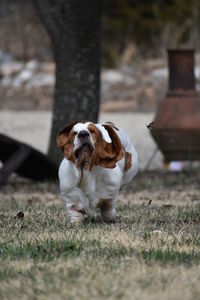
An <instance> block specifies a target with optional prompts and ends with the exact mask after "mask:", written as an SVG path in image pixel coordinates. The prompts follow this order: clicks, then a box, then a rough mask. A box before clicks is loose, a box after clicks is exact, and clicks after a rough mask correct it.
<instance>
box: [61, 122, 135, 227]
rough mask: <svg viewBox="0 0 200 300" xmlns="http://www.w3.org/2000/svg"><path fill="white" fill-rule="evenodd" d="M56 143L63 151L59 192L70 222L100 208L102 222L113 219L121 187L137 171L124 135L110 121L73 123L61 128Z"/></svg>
mask: <svg viewBox="0 0 200 300" xmlns="http://www.w3.org/2000/svg"><path fill="white" fill-rule="evenodd" d="M57 145H58V147H59V148H61V149H62V151H63V153H64V156H65V157H64V159H63V160H62V162H61V164H60V167H59V173H58V174H59V180H60V191H61V195H62V199H63V201H64V204H65V206H66V209H67V215H68V217H69V219H70V221H71V222H72V223H74V222H80V221H82V220H83V219H84V216H85V215H86V214H87V215H89V216H91V217H92V216H93V215H94V212H95V209H96V208H100V210H101V216H102V219H103V220H104V221H105V222H110V221H112V220H114V218H115V215H116V211H115V208H114V204H115V201H116V198H117V196H118V194H119V190H120V188H121V187H122V186H124V185H126V184H128V183H130V182H131V181H132V179H133V177H134V176H135V175H136V173H137V171H138V156H137V153H136V151H135V148H134V147H133V145H132V143H131V141H130V139H129V137H128V135H127V134H126V133H125V132H124V131H123V130H121V129H119V128H117V127H116V126H115V125H114V124H112V123H109V122H108V123H103V124H94V123H92V122H80V123H77V122H74V123H71V124H69V125H67V126H66V127H65V128H63V129H62V130H61V131H60V132H59V134H58V137H57Z"/></svg>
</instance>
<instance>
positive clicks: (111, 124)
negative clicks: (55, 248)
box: [105, 121, 119, 130]
mask: <svg viewBox="0 0 200 300" xmlns="http://www.w3.org/2000/svg"><path fill="white" fill-rule="evenodd" d="M106 124H108V125H110V126H112V127H113V128H114V129H115V130H119V128H117V127H116V126H115V124H114V123H113V122H110V121H108V122H105V125H106Z"/></svg>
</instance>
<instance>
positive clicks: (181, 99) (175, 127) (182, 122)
mask: <svg viewBox="0 0 200 300" xmlns="http://www.w3.org/2000/svg"><path fill="white" fill-rule="evenodd" d="M168 64H169V90H168V92H167V95H166V97H165V98H164V100H163V101H161V102H160V104H159V105H158V109H157V113H156V116H155V120H154V126H153V128H152V129H151V134H152V136H153V138H154V139H155V141H156V143H157V145H158V147H159V148H160V150H161V151H162V153H163V154H164V160H165V161H166V162H168V161H182V160H200V97H199V95H198V93H197V91H196V89H195V76H194V50H168Z"/></svg>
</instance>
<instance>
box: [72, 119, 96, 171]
mask: <svg viewBox="0 0 200 300" xmlns="http://www.w3.org/2000/svg"><path fill="white" fill-rule="evenodd" d="M72 132H73V134H74V150H73V153H74V156H75V158H76V165H77V167H78V168H82V167H85V168H86V167H89V166H90V163H91V159H92V155H93V152H94V147H95V146H94V141H93V139H92V134H91V132H90V131H89V130H88V123H85V124H82V123H77V124H76V125H75V126H74V127H73V128H72Z"/></svg>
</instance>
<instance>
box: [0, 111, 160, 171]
mask: <svg viewBox="0 0 200 300" xmlns="http://www.w3.org/2000/svg"><path fill="white" fill-rule="evenodd" d="M152 120H153V114H152V113H101V115H100V121H112V122H114V123H115V124H116V125H117V126H119V127H121V128H123V129H124V130H125V131H126V132H127V133H128V134H129V136H130V138H131V140H132V142H133V144H134V146H135V148H136V150H137V152H138V154H139V158H140V168H141V169H144V168H145V166H146V164H147V162H148V160H149V157H150V156H151V155H152V153H153V151H154V149H155V143H154V141H153V140H152V138H151V136H150V134H149V131H148V129H147V127H146V124H148V123H150V122H151V121H152ZM50 126H51V112H49V111H1V112H0V132H1V133H4V134H7V135H8V136H11V137H13V138H16V139H18V140H20V141H22V142H25V143H28V144H30V145H32V146H33V147H35V148H37V149H39V150H41V151H42V152H44V153H45V152H46V151H47V147H48V139H49V133H50ZM161 167H162V155H161V154H160V153H159V152H158V153H157V154H156V157H155V159H154V161H153V163H152V165H151V169H158V168H161Z"/></svg>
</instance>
